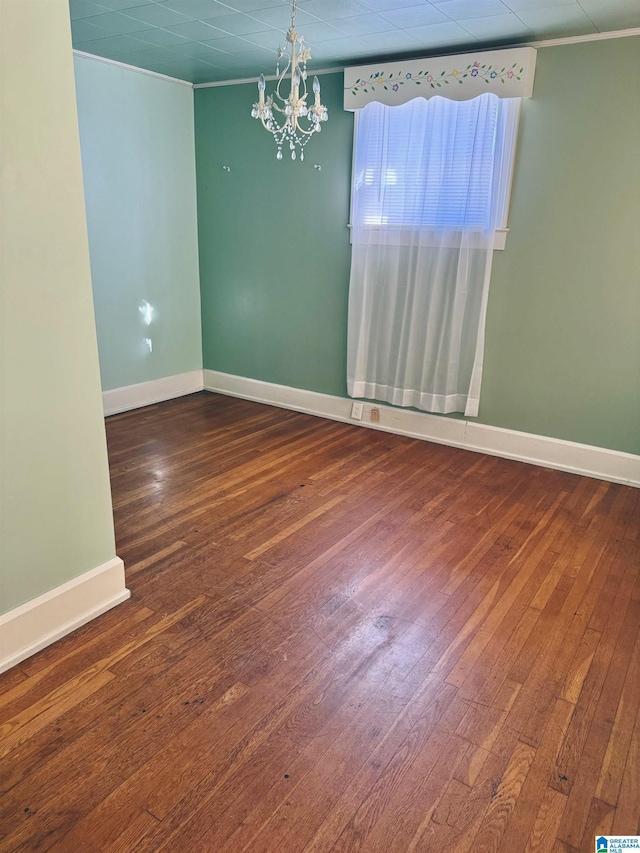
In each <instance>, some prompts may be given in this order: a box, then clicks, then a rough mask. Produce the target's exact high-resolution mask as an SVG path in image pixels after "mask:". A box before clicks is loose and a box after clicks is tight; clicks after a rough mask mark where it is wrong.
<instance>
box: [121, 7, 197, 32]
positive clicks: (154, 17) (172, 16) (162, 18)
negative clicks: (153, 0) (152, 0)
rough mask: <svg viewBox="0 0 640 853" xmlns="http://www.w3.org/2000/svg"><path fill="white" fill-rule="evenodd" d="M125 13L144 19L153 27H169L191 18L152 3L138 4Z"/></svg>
mask: <svg viewBox="0 0 640 853" xmlns="http://www.w3.org/2000/svg"><path fill="white" fill-rule="evenodd" d="M127 15H129V16H130V17H132V18H135V19H136V20H138V21H144V22H145V23H146V24H151V26H153V27H170V26H175V25H176V24H184V23H186V22H187V21H189V20H191V19H190V18H189V17H188V16H185V15H180V14H179V13H178V12H174V11H173V9H167V8H166V7H165V6H160V5H159V4H154V5H153V6H139V7H137V8H135V9H127Z"/></svg>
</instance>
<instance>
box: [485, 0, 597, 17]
mask: <svg viewBox="0 0 640 853" xmlns="http://www.w3.org/2000/svg"><path fill="white" fill-rule="evenodd" d="M502 2H503V3H504V5H505V6H508V7H509V9H512V10H513V11H514V12H515V13H516V15H517V14H518V12H526V11H528V10H529V9H544V8H548V7H549V6H575V4H576V0H502ZM598 2H601V0H598Z"/></svg>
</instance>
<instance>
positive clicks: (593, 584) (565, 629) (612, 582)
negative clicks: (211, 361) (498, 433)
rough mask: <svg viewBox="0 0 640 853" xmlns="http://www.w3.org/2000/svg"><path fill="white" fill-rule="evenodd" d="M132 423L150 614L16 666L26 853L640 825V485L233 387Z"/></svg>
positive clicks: (118, 478) (6, 804)
mask: <svg viewBox="0 0 640 853" xmlns="http://www.w3.org/2000/svg"><path fill="white" fill-rule="evenodd" d="M107 431H108V438H109V450H110V460H111V471H112V484H113V495H114V509H115V519H116V531H117V543H118V549H117V550H118V554H119V556H121V557H122V558H123V559H124V561H125V564H126V567H127V579H128V586H129V587H130V589H131V591H132V599H131V600H130V601H129V602H127V603H125V604H123V605H121V606H120V607H118V608H116V609H115V610H112V611H110V612H109V613H107V614H105V615H104V616H102V617H100V618H99V619H97V620H95V621H94V622H92V623H90V624H89V625H87V626H85V627H84V628H82V629H80V630H78V631H77V632H76V633H75V634H73V635H71V636H69V637H67V638H65V639H63V640H61V641H60V642H58V643H57V644H55V645H54V646H52V647H50V648H48V649H46V650H44V651H43V652H41V653H40V654H38V655H36V656H35V657H32V658H30V659H29V660H27V661H25V662H24V663H23V664H21V665H20V666H18V667H16V668H14V669H13V670H12V671H10V672H8V673H6V674H5V675H4V676H0V690H1V693H0V734H1V737H0V757H1V769H0V777H1V790H2V798H1V800H0V839H1V840H0V850H2V851H3V853H4V852H5V851H17V850H20V851H45V850H47V851H55V853H105V851H108V853H117V851H126V852H127V853H128V851H135V853H168V851H171V853H217V851H230V853H236V852H237V853H239V852H240V851H244V850H246V851H251V853H260V851H265V853H275V851H278V853H296V851H305V853H312V851H313V853H324V851H345V853H347V851H348V853H352V851H364V853H389V852H390V851H398V853H408V851H423V853H432V852H433V853H436V851H446V853H449V851H451V853H453V851H456V853H466V851H474V853H478V851H500V853H533V851H536V853H545V851H549V853H570V852H571V851H585V853H586V852H587V851H589V853H590V851H592V850H593V849H594V837H595V834H596V833H598V834H611V833H616V834H627V835H633V834H636V833H638V832H639V831H640V830H639V826H638V823H639V818H640V716H639V714H638V708H639V706H640V639H639V636H638V629H639V627H640V571H639V569H640V542H639V538H640V506H639V504H638V498H639V497H640V490H637V489H632V488H630V487H625V486H620V485H613V484H610V483H605V482H600V481H597V480H590V479H586V478H581V477H578V476H574V475H571V474H564V473H560V472H557V471H549V470H545V469H542V468H535V467H532V466H527V465H524V464H521V463H517V462H509V461H505V460H501V459H497V458H492V457H488V456H482V455H478V454H474V453H470V452H466V451H462V450H456V449H452V448H447V447H443V446H438V445H435V444H429V443H426V442H420V441H414V440H412V439H408V438H404V437H398V436H391V435H387V434H385V433H381V432H375V431H372V430H366V429H360V428H357V427H353V426H350V425H346V424H340V423H334V422H331V421H326V420H321V419H317V418H313V417H310V416H306V415H301V414H296V413H293V412H288V411H284V410H280V409H275V408H270V407H267V406H261V405H258V404H253V403H248V402H244V401H240V400H234V399H232V398H225V397H221V396H217V395H213V394H206V393H202V394H198V395H194V396H191V397H188V398H183V399H180V400H175V401H171V402H167V403H163V404H159V405H157V406H152V407H149V408H147V409H144V410H139V411H136V412H131V413H126V414H122V415H118V416H115V417H113V418H110V419H109V420H108V422H107Z"/></svg>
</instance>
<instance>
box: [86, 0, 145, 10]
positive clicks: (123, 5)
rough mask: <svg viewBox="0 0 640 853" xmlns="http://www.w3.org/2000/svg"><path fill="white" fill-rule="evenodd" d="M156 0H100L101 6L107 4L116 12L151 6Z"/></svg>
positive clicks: (108, 7) (107, 6)
mask: <svg viewBox="0 0 640 853" xmlns="http://www.w3.org/2000/svg"><path fill="white" fill-rule="evenodd" d="M155 2H156V0H99V5H100V6H106V8H107V9H111V10H112V11H114V12H120V11H122V10H123V9H132V8H137V7H138V6H150V5H151V4H152V3H155Z"/></svg>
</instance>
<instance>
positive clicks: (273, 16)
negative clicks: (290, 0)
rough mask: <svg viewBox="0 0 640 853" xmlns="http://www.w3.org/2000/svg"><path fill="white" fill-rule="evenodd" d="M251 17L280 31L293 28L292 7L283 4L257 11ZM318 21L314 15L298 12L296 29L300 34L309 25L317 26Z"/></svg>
mask: <svg viewBox="0 0 640 853" xmlns="http://www.w3.org/2000/svg"><path fill="white" fill-rule="evenodd" d="M251 17H252V18H255V19H256V21H262V22H263V23H264V24H269V26H270V27H277V28H278V29H280V30H288V29H289V27H290V26H291V7H290V6H285V5H283V4H281V5H280V6H277V7H271V8H270V9H256V10H255V11H254V12H251ZM317 21H318V19H317V18H316V17H315V16H313V15H308V14H307V13H306V12H301V11H300V10H298V14H297V16H296V29H297V30H298V32H300V30H303V31H304V29H305V28H306V25H307V24H315V23H317Z"/></svg>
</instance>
